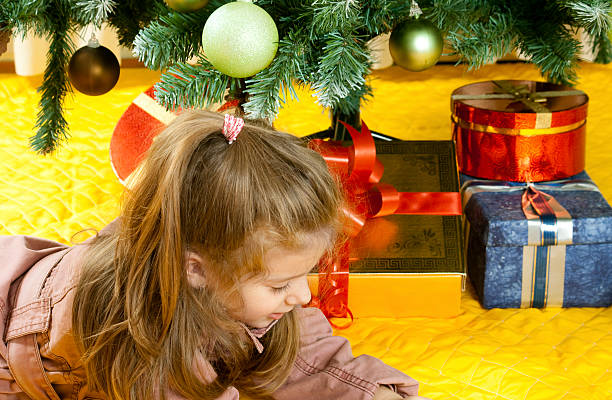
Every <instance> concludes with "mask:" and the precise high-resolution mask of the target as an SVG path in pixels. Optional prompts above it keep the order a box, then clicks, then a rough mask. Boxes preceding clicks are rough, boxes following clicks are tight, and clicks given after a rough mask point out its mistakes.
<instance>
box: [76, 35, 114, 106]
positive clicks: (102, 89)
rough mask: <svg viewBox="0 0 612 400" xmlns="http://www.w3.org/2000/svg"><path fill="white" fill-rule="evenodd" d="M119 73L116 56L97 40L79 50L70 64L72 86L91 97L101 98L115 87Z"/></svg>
mask: <svg viewBox="0 0 612 400" xmlns="http://www.w3.org/2000/svg"><path fill="white" fill-rule="evenodd" d="M119 73H120V68H119V61H117V57H115V54H113V52H112V51H110V50H109V49H107V48H106V47H104V46H100V45H99V43H98V41H97V40H95V39H94V40H90V41H89V43H88V44H87V46H83V47H81V48H80V49H78V50H77V51H76V52H75V53H74V54H73V55H72V58H71V59H70V64H68V76H69V77H70V82H71V83H72V86H74V87H75V89H77V90H78V91H79V92H81V93H85V94H87V95H89V96H99V95H101V94H104V93H106V92H108V91H109V90H111V89H112V88H113V87H115V84H116V83H117V81H118V80H119Z"/></svg>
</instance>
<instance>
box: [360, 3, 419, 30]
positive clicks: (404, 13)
mask: <svg viewBox="0 0 612 400" xmlns="http://www.w3.org/2000/svg"><path fill="white" fill-rule="evenodd" d="M362 7H363V8H362V13H363V24H364V27H365V30H366V31H365V34H367V35H368V36H369V37H374V36H377V35H379V34H381V33H387V32H390V31H391V30H392V29H393V21H402V20H404V19H406V18H407V17H408V15H409V14H410V1H409V0H371V1H364V2H363V5H362Z"/></svg>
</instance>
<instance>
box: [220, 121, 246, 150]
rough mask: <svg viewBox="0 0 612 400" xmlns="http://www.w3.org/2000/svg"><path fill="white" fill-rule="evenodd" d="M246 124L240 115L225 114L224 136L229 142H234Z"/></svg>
mask: <svg viewBox="0 0 612 400" xmlns="http://www.w3.org/2000/svg"><path fill="white" fill-rule="evenodd" d="M243 126H244V120H243V119H242V118H240V117H234V116H233V115H230V114H225V121H224V122H223V136H225V138H226V139H227V142H228V143H229V144H232V143H233V142H234V140H236V137H238V134H239V133H240V131H241V130H242V127H243Z"/></svg>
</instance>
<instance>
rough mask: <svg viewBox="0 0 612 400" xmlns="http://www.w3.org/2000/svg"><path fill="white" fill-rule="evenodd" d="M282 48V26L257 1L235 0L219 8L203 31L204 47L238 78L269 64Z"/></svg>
mask: <svg viewBox="0 0 612 400" xmlns="http://www.w3.org/2000/svg"><path fill="white" fill-rule="evenodd" d="M277 49H278V30H277V29H276V24H275V23H274V20H273V19H272V17H270V15H269V14H268V13H267V12H266V11H265V10H264V9H263V8H261V7H259V6H256V5H255V4H252V3H249V2H244V1H235V2H232V3H227V4H225V5H223V6H221V7H219V8H218V9H216V10H215V11H214V12H213V13H212V14H211V15H210V17H209V18H208V20H207V21H206V24H205V25H204V31H203V32H202V50H203V51H204V55H205V56H206V58H207V59H208V61H210V63H211V64H212V65H213V66H214V67H215V68H216V69H217V70H219V71H221V72H222V73H224V74H225V75H228V76H231V77H234V78H246V77H249V76H253V75H255V74H256V73H258V72H259V71H261V70H262V69H264V68H266V67H267V66H268V65H270V63H271V62H272V60H273V59H274V56H275V55H276V50H277Z"/></svg>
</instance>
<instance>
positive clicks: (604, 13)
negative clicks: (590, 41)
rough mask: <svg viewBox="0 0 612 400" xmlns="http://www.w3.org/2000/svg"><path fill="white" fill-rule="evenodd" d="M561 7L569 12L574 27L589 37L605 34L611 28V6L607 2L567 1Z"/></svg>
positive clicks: (589, 0) (588, 0) (606, 0)
mask: <svg viewBox="0 0 612 400" xmlns="http://www.w3.org/2000/svg"><path fill="white" fill-rule="evenodd" d="M563 7H565V8H567V9H570V10H571V14H572V16H573V19H574V21H573V22H574V23H575V25H577V26H580V27H582V28H584V29H585V30H586V31H587V32H588V33H589V35H591V36H598V35H601V34H605V33H607V32H608V31H609V30H610V28H611V27H612V14H611V13H612V4H610V1H608V0H582V1H569V2H567V3H565V4H563Z"/></svg>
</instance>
